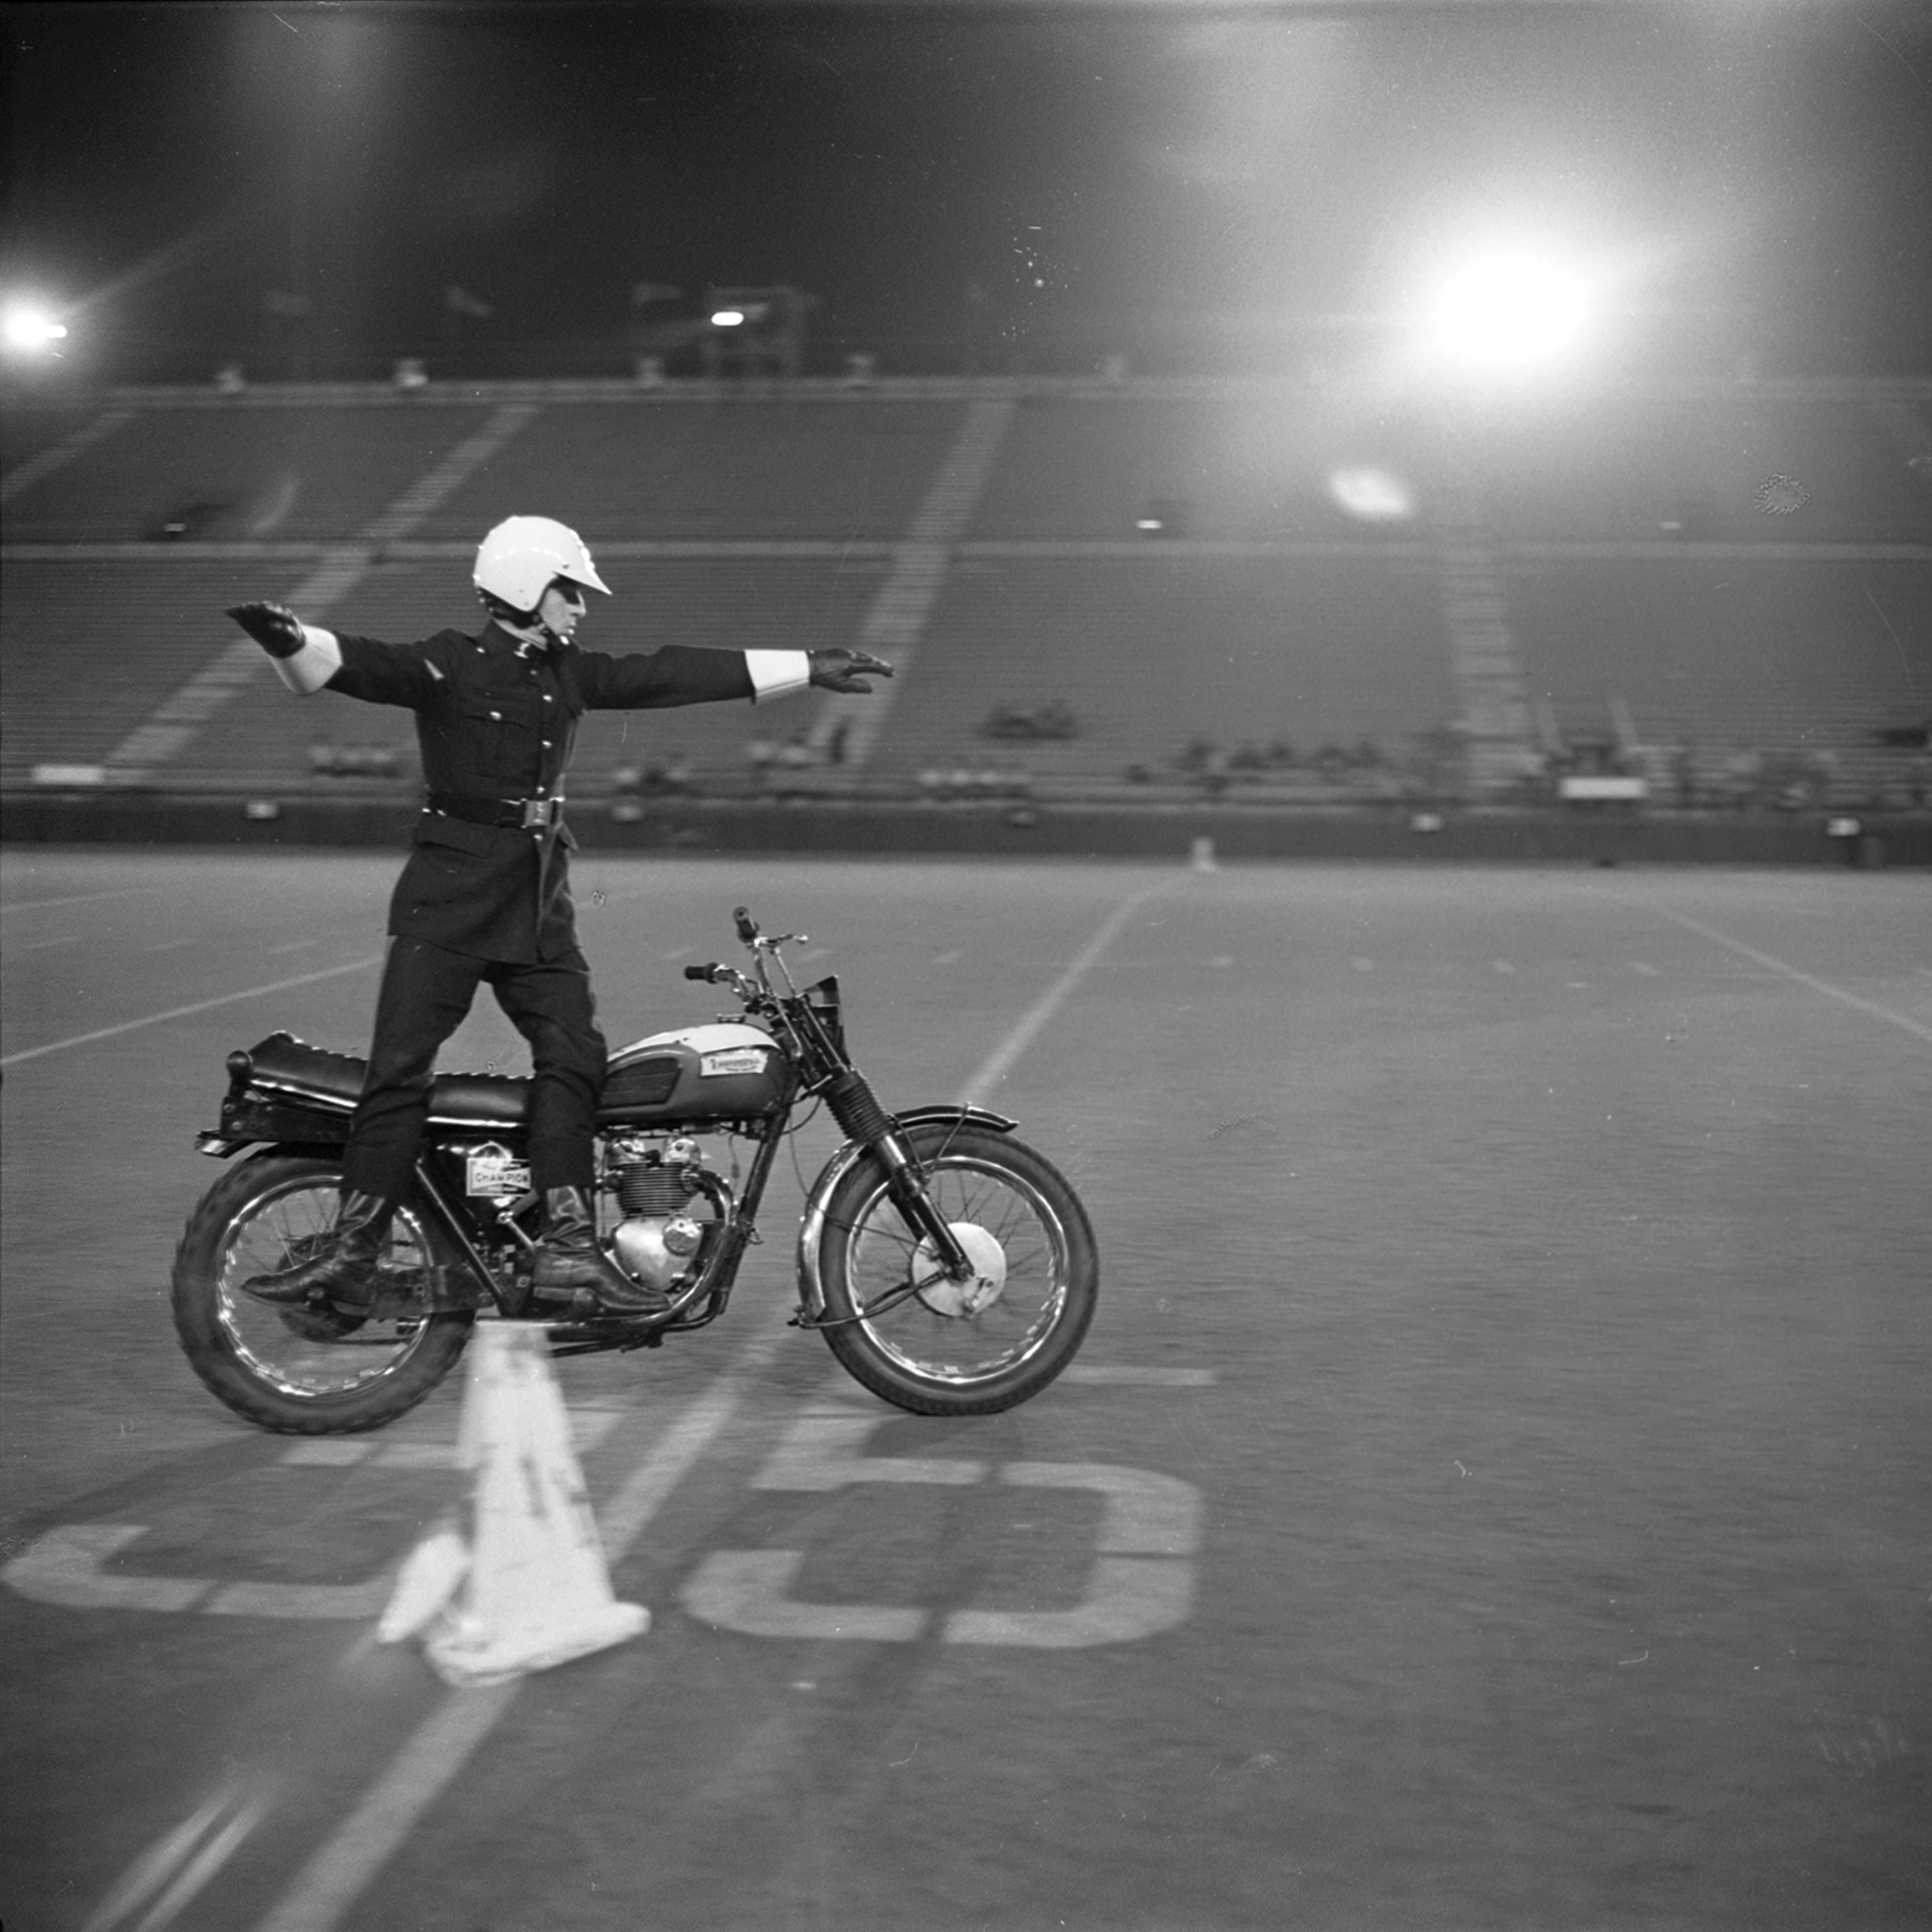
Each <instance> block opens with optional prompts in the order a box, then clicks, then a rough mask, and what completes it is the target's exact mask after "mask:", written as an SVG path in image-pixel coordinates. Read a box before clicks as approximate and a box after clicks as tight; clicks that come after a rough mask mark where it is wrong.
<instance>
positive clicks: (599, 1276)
mask: <svg viewBox="0 0 1932 1932" xmlns="http://www.w3.org/2000/svg"><path fill="white" fill-rule="evenodd" d="M531 1285H532V1286H533V1287H534V1288H535V1290H536V1291H537V1294H539V1295H540V1296H543V1297H546V1299H547V1298H549V1297H555V1296H575V1295H577V1294H588V1295H589V1296H591V1297H594V1298H595V1302H596V1305H597V1312H598V1314H600V1315H662V1314H663V1313H664V1312H666V1310H667V1309H669V1307H670V1306H671V1299H670V1297H669V1296H668V1295H667V1294H665V1292H664V1291H663V1289H662V1288H656V1287H648V1286H646V1285H645V1284H644V1283H642V1282H639V1281H632V1279H631V1278H630V1277H629V1275H626V1274H624V1273H623V1272H622V1271H621V1270H620V1269H618V1268H617V1266H615V1265H614V1263H612V1262H611V1261H610V1260H608V1258H607V1257H605V1254H604V1251H603V1250H602V1249H601V1248H600V1247H598V1245H597V1219H596V1216H595V1213H594V1212H593V1211H592V1207H591V1204H590V1198H589V1195H586V1193H585V1192H584V1191H583V1189H582V1188H580V1187H546V1189H544V1190H543V1232H542V1233H541V1234H540V1235H538V1236H537V1266H536V1268H535V1269H534V1271H533V1272H532V1275H531Z"/></svg>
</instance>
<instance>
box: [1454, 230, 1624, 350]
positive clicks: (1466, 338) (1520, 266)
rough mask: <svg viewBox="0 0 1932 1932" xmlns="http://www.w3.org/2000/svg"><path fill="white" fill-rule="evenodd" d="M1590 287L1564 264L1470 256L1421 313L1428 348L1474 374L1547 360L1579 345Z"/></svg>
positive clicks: (1527, 257) (1517, 255)
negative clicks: (1425, 318)
mask: <svg viewBox="0 0 1932 1932" xmlns="http://www.w3.org/2000/svg"><path fill="white" fill-rule="evenodd" d="M1590 306H1591V304H1590V288H1589V282H1588V281H1587V279H1586V278H1585V276H1584V275H1583V274H1581V273H1580V272H1579V271H1578V270H1577V269H1575V268H1574V267H1573V266H1571V265H1569V264H1568V263H1564V262H1563V261H1561V260H1557V259H1555V258H1554V257H1550V256H1547V255H1540V254H1533V253H1531V252H1529V251H1524V250H1519V249H1503V250H1498V251H1495V252H1494V253H1491V254H1481V255H1477V256H1475V257H1472V258H1471V259H1470V260H1468V261H1466V262H1465V263H1463V265H1462V266H1460V268H1458V269H1456V270H1455V271H1454V272H1453V273H1451V275H1449V277H1448V278H1447V280H1446V281H1444V282H1443V283H1442V284H1441V287H1440V288H1438V291H1437V293H1436V296H1435V300H1434V301H1433V302H1432V303H1431V304H1430V306H1429V314H1428V334H1429V345H1430V346H1431V347H1432V348H1433V349H1435V352H1436V353H1437V354H1438V355H1441V356H1444V357H1445V358H1447V359H1448V360H1450V361H1454V362H1457V363H1460V364H1462V365H1464V366H1465V367H1468V368H1487V369H1497V370H1504V369H1511V368H1524V367H1527V366H1531V365H1536V364H1540V363H1548V362H1551V361H1555V360H1557V359H1558V358H1561V356H1563V355H1565V354H1567V352H1569V351H1570V350H1571V349H1574V347H1575V346H1577V343H1578V342H1579V341H1580V340H1581V338H1582V336H1583V331H1584V329H1585V327H1586V325H1587V323H1588V322H1589V315H1590Z"/></svg>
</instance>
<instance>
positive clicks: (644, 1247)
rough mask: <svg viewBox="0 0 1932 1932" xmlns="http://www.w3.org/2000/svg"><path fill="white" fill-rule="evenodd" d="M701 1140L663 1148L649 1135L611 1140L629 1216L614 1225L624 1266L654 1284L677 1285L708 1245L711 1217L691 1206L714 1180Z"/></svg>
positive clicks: (610, 1161) (620, 1196)
mask: <svg viewBox="0 0 1932 1932" xmlns="http://www.w3.org/2000/svg"><path fill="white" fill-rule="evenodd" d="M699 1158H700V1157H699V1153H698V1146H697V1142H696V1141H695V1140H688V1139H679V1140H673V1141H672V1142H671V1143H670V1144H669V1146H666V1147H665V1148H664V1149H662V1151H661V1152H660V1149H657V1147H655V1146H652V1145H651V1143H649V1142H648V1141H645V1140H636V1139H626V1140H617V1141H614V1142H612V1143H611V1145H610V1147H609V1149H608V1152H607V1154H606V1157H605V1161H606V1168H607V1171H608V1173H609V1174H610V1176H611V1179H612V1180H614V1182H615V1183H616V1186H617V1204H618V1206H619V1207H621V1208H622V1209H623V1220H620V1222H619V1223H617V1226H616V1227H615V1228H614V1229H612V1230H611V1247H612V1248H613V1250H614V1251H615V1254H616V1257H617V1263H618V1266H620V1267H621V1268H622V1269H623V1270H624V1272H626V1274H628V1275H632V1276H633V1277H634V1278H635V1279H637V1280H638V1281H642V1282H645V1284H648V1285H649V1286H651V1287H658V1288H663V1289H665V1290H666V1291H669V1290H670V1289H671V1288H672V1287H674V1286H675V1284H677V1282H678V1279H679V1278H680V1277H681V1275H683V1273H684V1272H685V1269H686V1268H687V1267H688V1266H689V1265H690V1263H691V1257H693V1256H694V1254H697V1251H698V1250H699V1248H700V1247H701V1246H702V1245H703V1241H704V1234H705V1229H706V1225H707V1224H706V1223H705V1222H703V1221H700V1220H697V1218H696V1217H694V1216H693V1215H691V1214H687V1213H686V1212H685V1209H686V1207H688V1205H689V1204H690V1203H691V1200H692V1198H694V1196H695V1195H697V1194H699V1193H700V1192H707V1193H708V1192H709V1189H708V1188H707V1187H706V1183H707V1182H709V1181H711V1180H712V1177H711V1176H710V1175H709V1174H706V1172H705V1171H704V1170H703V1168H701V1167H700V1165H699Z"/></svg>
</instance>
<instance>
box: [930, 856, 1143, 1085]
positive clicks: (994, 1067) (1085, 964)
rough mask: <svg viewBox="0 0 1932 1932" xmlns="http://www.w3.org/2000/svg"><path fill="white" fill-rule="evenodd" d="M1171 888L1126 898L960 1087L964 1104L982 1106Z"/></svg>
mask: <svg viewBox="0 0 1932 1932" xmlns="http://www.w3.org/2000/svg"><path fill="white" fill-rule="evenodd" d="M1167 889H1168V882H1167V881H1165V880H1162V881H1160V882H1159V883H1158V884H1153V885H1150V886H1147V887H1146V888H1143V890H1142V891H1139V892H1137V893H1135V894H1133V896H1132V897H1130V898H1127V899H1123V900H1121V903H1119V904H1118V906H1115V908H1114V909H1113V910H1112V912H1109V914H1108V915H1107V916H1106V918H1105V919H1103V921H1101V922H1100V930H1099V931H1097V932H1096V933H1095V934H1094V937H1092V938H1091V939H1090V940H1088V942H1087V943H1086V944H1085V945H1084V946H1082V947H1081V949H1080V950H1079V951H1078V952H1077V953H1075V955H1074V956H1073V958H1072V960H1071V961H1069V964H1068V966H1067V968H1066V971H1065V972H1064V973H1063V974H1061V975H1060V977H1059V978H1058V979H1057V980H1055V981H1054V983H1053V984H1052V985H1051V986H1049V987H1048V989H1047V990H1046V991H1045V992H1044V993H1043V994H1041V996H1040V998H1039V1000H1038V1003H1037V1004H1035V1006H1034V1007H1033V1008H1032V1011H1029V1013H1027V1014H1026V1015H1025V1017H1023V1019H1022V1020H1020V1023H1019V1024H1018V1025H1017V1026H1015V1027H1014V1029H1013V1030H1012V1032H1010V1033H1009V1034H1008V1035H1007V1036H1006V1038H1004V1039H1003V1040H1002V1041H1001V1042H1000V1043H999V1044H998V1046H997V1047H995V1048H994V1049H993V1052H992V1057H991V1058H990V1059H989V1060H988V1061H987V1062H986V1064H985V1066H983V1067H981V1068H980V1070H979V1072H977V1073H976V1074H974V1076H973V1077H972V1078H971V1080H969V1081H967V1083H966V1084H965V1085H964V1087H963V1088H961V1089H960V1092H959V1103H960V1105H961V1106H966V1107H981V1106H985V1105H986V1100H987V1097H988V1096H989V1094H991V1093H992V1091H993V1089H994V1088H995V1087H997V1086H998V1084H999V1083H1000V1082H1001V1081H1002V1080H1004V1078H1006V1076H1007V1075H1008V1073H1009V1072H1011V1071H1012V1069H1013V1066H1014V1063H1015V1062H1016V1061H1017V1060H1018V1059H1019V1057H1020V1055H1021V1054H1023V1053H1024V1052H1025V1051H1026V1049H1027V1048H1029V1046H1031V1045H1032V1043H1033V1039H1034V1036H1035V1035H1036V1034H1037V1033H1038V1032H1039V1030H1040V1029H1041V1027H1042V1026H1044V1025H1045V1024H1046V1023H1047V1022H1048V1020H1051V1018H1052V1017H1054V1014H1056V1013H1057V1012H1058V1011H1060V1008H1061V1007H1062V1006H1063V1004H1065V1003H1066V998H1067V996H1068V995H1069V994H1070V993H1071V992H1072V991H1073V989H1075V987H1076V986H1078V985H1079V983H1080V982H1081V980H1084V979H1085V978H1086V977H1087V975H1088V974H1089V973H1091V971H1093V970H1094V968H1095V967H1096V966H1097V965H1098V964H1100V955H1102V954H1103V953H1104V952H1106V949H1107V948H1108V947H1109V946H1111V945H1112V943H1113V942H1114V940H1115V938H1116V937H1118V934H1119V932H1120V929H1121V927H1123V926H1124V925H1125V924H1127V922H1128V920H1129V919H1131V918H1133V916H1134V914H1135V913H1136V912H1139V911H1140V909H1141V907H1142V906H1144V905H1146V903H1147V902H1148V900H1150V899H1152V898H1153V897H1155V895H1156V894H1158V893H1161V892H1164V891H1166V890H1167Z"/></svg>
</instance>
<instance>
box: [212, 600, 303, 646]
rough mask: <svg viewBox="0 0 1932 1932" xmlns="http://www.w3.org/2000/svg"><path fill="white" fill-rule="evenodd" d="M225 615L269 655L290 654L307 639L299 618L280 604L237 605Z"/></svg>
mask: <svg viewBox="0 0 1932 1932" xmlns="http://www.w3.org/2000/svg"><path fill="white" fill-rule="evenodd" d="M228 614H229V616H230V617H232V618H233V619H234V620H235V622H236V623H238V624H239V625H240V626H242V629H244V630H245V631H246V632H248V635H250V636H251V638H254V640H255V641H256V642H257V644H259V645H260V646H261V647H262V648H263V650H264V651H266V652H267V653H268V654H269V656H270V657H294V655H295V654H296V653H297V651H300V649H301V648H302V646H303V643H304V642H305V641H306V640H305V639H304V638H303V635H302V624H301V620H300V619H299V618H298V617H297V616H296V614H295V613H294V611H291V610H290V609H289V608H288V607H287V605H281V604H236V605H232V606H231V607H230V608H229V613H228Z"/></svg>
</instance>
